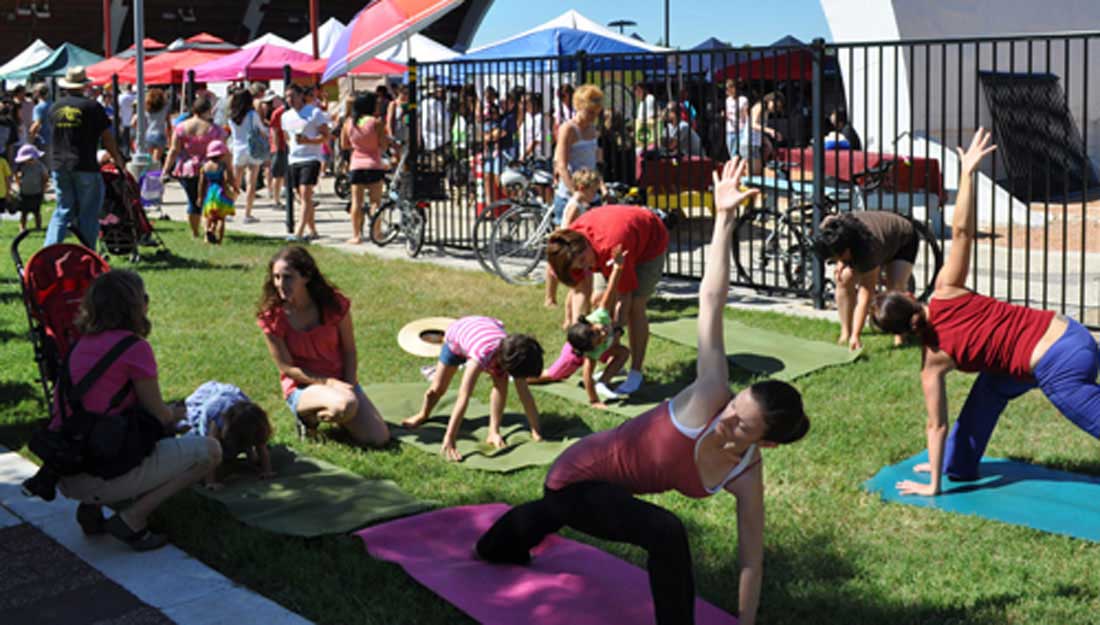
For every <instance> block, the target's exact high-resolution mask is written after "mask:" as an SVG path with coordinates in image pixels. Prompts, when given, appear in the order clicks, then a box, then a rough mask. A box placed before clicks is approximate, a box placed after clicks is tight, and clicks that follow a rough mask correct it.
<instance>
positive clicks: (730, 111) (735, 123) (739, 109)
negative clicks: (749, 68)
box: [724, 79, 749, 158]
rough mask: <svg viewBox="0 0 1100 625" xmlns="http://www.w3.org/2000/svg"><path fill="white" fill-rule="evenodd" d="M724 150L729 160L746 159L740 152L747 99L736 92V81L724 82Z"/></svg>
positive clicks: (747, 104)
mask: <svg viewBox="0 0 1100 625" xmlns="http://www.w3.org/2000/svg"><path fill="white" fill-rule="evenodd" d="M724 116H725V118H726V149H728V150H729V153H730V158H733V157H734V156H740V157H741V158H746V157H748V154H745V153H744V152H742V151H741V135H743V134H745V133H746V129H745V125H746V124H747V123H748V121H749V99H748V98H746V97H745V96H743V95H739V94H738V92H737V81H735V80H732V79H731V80H727V81H726V111H725V115H724Z"/></svg>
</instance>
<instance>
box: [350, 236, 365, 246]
mask: <svg viewBox="0 0 1100 625" xmlns="http://www.w3.org/2000/svg"><path fill="white" fill-rule="evenodd" d="M347 242H348V243H351V244H352V245H359V244H360V243H362V242H363V239H362V238H360V237H352V238H350V239H348V241H347Z"/></svg>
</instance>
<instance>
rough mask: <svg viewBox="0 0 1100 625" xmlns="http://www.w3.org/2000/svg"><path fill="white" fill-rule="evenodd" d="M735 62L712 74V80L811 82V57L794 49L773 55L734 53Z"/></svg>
mask: <svg viewBox="0 0 1100 625" xmlns="http://www.w3.org/2000/svg"><path fill="white" fill-rule="evenodd" d="M735 54H736V55H737V61H736V62H734V63H731V64H729V65H727V66H725V67H723V68H721V69H718V70H716V71H715V72H714V80H715V81H722V80H728V79H732V80H807V81H808V80H812V77H813V56H812V54H811V53H810V51H809V50H803V49H795V50H786V51H781V52H777V53H774V54H769V53H766V52H765V53H763V56H762V55H761V54H760V53H753V52H744V53H735Z"/></svg>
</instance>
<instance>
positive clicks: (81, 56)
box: [4, 43, 103, 81]
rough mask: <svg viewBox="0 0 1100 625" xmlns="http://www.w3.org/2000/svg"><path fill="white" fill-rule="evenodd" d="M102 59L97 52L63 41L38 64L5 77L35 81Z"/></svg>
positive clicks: (6, 78) (93, 63) (7, 78)
mask: <svg viewBox="0 0 1100 625" xmlns="http://www.w3.org/2000/svg"><path fill="white" fill-rule="evenodd" d="M102 60H103V57H101V56H99V55H98V54H96V53H95V52H89V51H87V50H85V49H84V48H81V47H80V46H74V45H73V44H71V43H63V44H61V45H60V46H59V47H58V48H57V49H56V50H54V51H53V52H51V53H50V56H48V57H46V58H45V59H43V60H42V61H41V62H40V63H38V64H37V65H31V66H30V67H24V68H23V69H19V70H16V71H14V72H12V73H10V74H7V75H6V76H4V79H5V80H26V81H35V80H41V79H43V78H50V77H61V76H64V75H65V72H66V71H68V69H69V68H70V67H77V66H82V67H88V66H89V65H95V64H96V63H98V62H100V61H102Z"/></svg>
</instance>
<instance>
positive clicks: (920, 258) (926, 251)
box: [909, 220, 943, 302]
mask: <svg viewBox="0 0 1100 625" xmlns="http://www.w3.org/2000/svg"><path fill="white" fill-rule="evenodd" d="M913 226H914V228H915V229H916V231H917V239H918V243H917V260H916V262H915V263H913V275H911V276H909V291H910V292H911V293H913V294H914V295H916V297H917V301H921V302H927V301H928V298H929V297H932V291H935V290H936V276H938V275H939V273H940V269H942V268H943V248H941V247H940V243H939V241H938V240H937V239H936V235H935V234H934V233H933V232H932V230H931V228H929V227H928V226H927V225H925V224H923V223H921V222H919V221H916V220H914V221H913ZM918 272H919V273H921V274H922V278H923V279H922V280H921V281H920V285H921V286H920V289H919V290H918V289H917V281H916V275H917V273H918Z"/></svg>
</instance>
